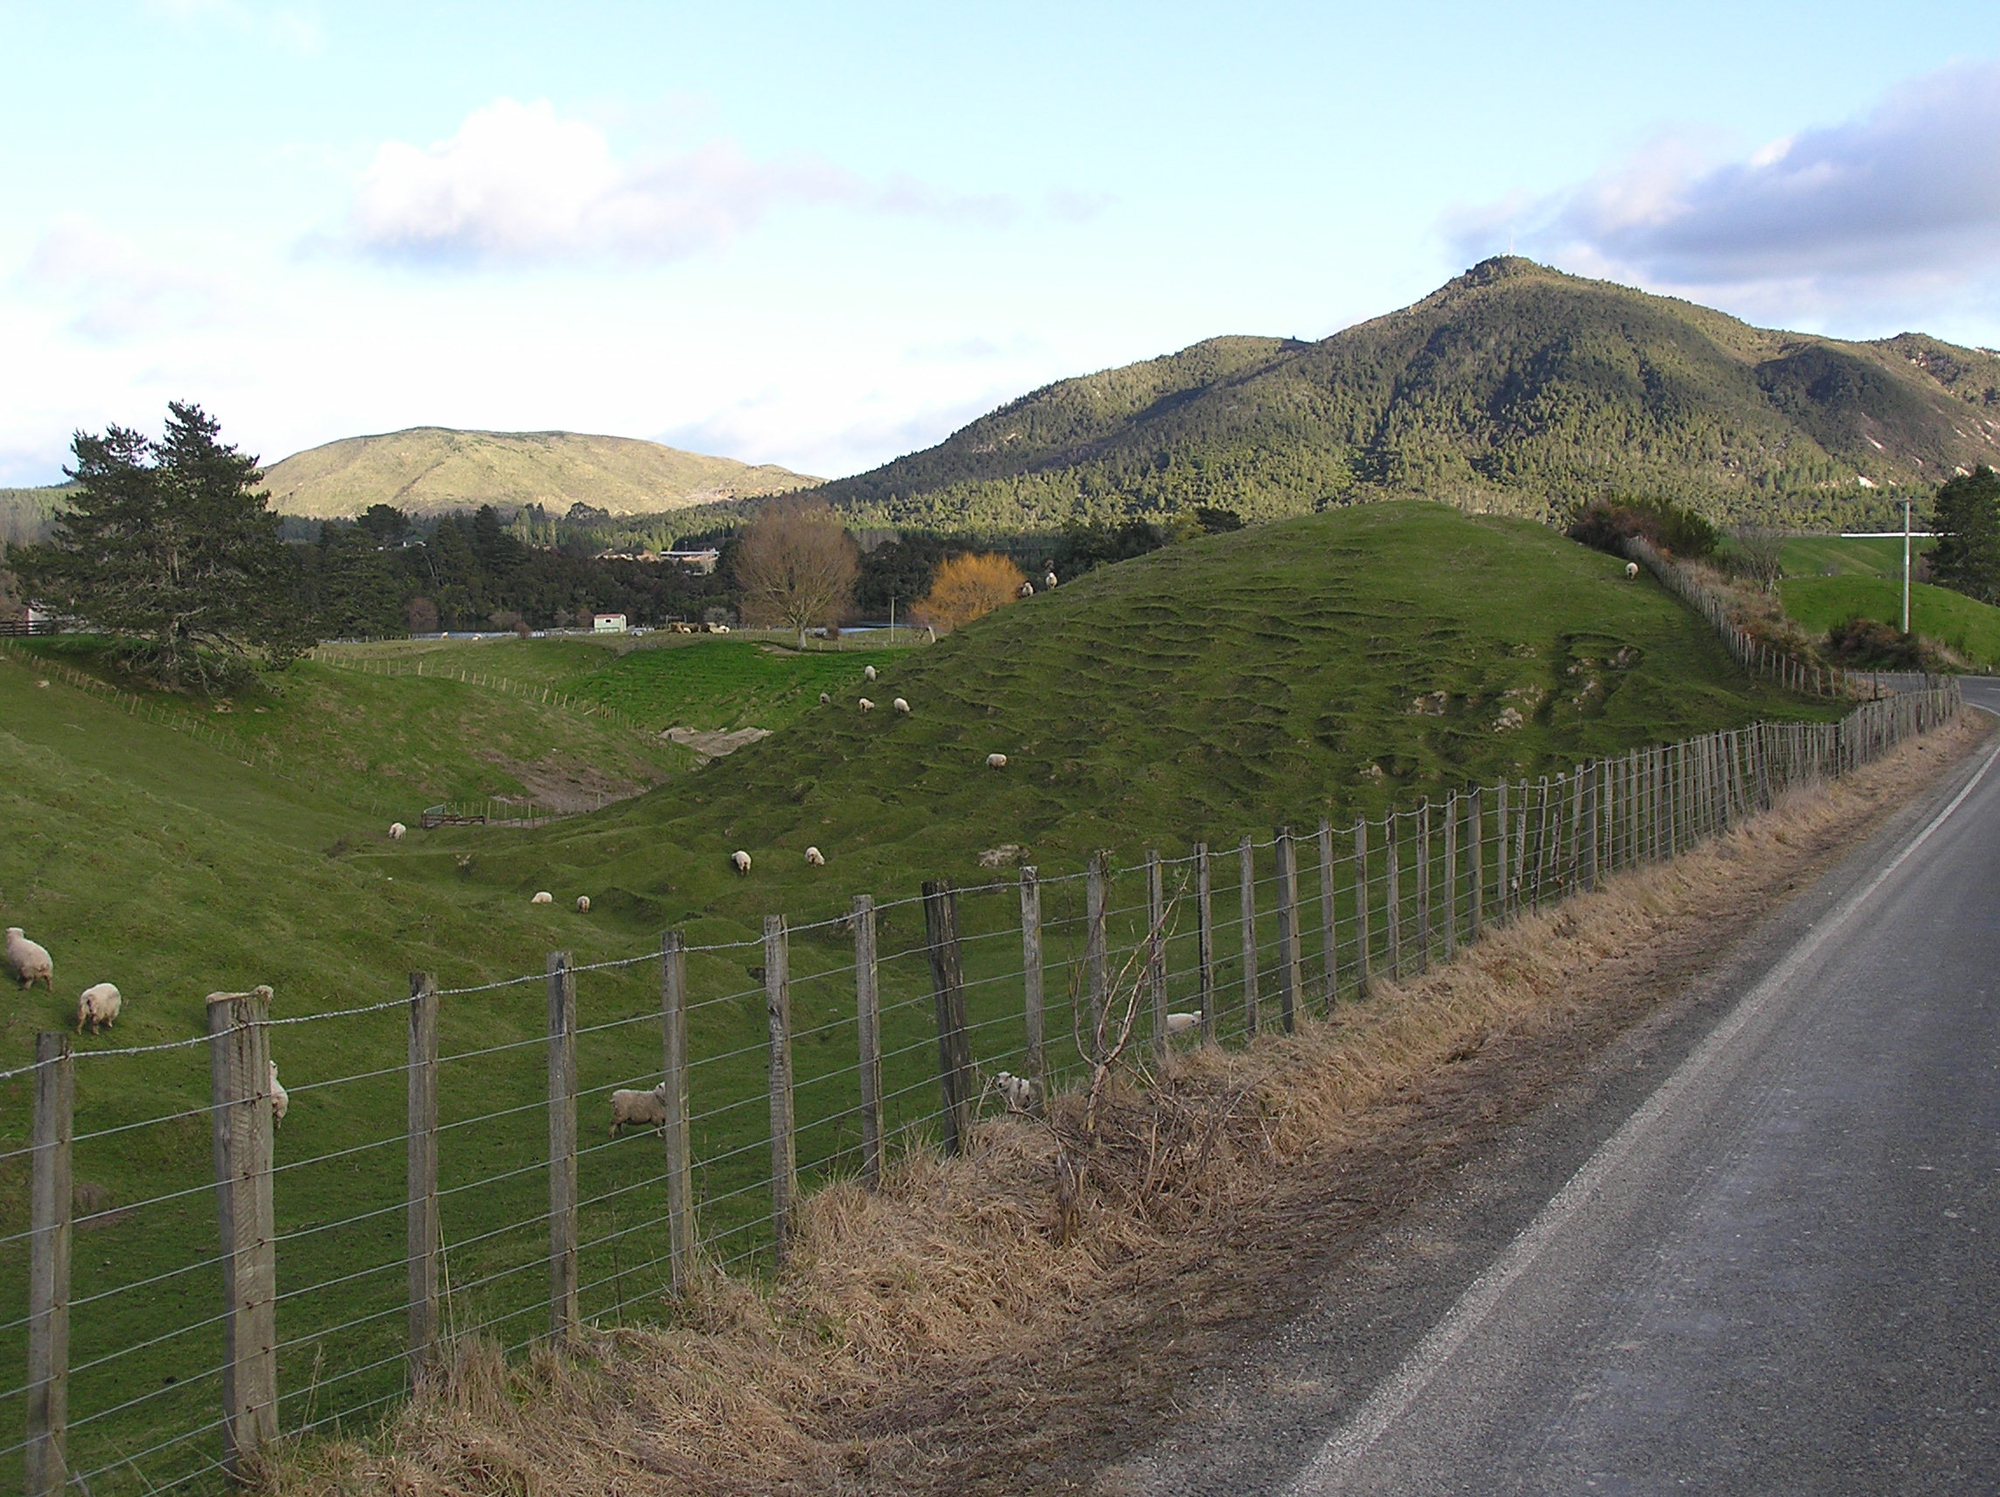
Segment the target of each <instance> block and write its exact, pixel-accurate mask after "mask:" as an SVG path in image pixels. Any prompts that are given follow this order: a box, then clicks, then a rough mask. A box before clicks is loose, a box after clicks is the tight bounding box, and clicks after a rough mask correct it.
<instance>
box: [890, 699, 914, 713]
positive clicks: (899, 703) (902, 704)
mask: <svg viewBox="0 0 2000 1497" xmlns="http://www.w3.org/2000/svg"><path fill="white" fill-rule="evenodd" d="M889 705H890V706H891V707H894V708H895V709H896V710H897V711H898V712H908V711H909V710H910V704H909V703H908V702H906V701H904V700H903V699H902V698H901V697H897V698H896V700H895V701H893V702H891V703H890V704H889Z"/></svg>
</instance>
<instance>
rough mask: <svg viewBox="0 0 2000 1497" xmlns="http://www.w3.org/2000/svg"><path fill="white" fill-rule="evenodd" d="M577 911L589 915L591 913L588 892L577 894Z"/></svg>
mask: <svg viewBox="0 0 2000 1497" xmlns="http://www.w3.org/2000/svg"><path fill="white" fill-rule="evenodd" d="M576 912H577V913H578V914H579V915H588V914H589V913H590V896H589V895H588V894H579V895H577V896H576Z"/></svg>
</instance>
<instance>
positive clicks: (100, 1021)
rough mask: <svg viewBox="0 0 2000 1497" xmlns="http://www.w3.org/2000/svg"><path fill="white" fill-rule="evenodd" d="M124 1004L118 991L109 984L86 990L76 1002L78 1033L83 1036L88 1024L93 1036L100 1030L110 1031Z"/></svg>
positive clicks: (103, 983)
mask: <svg viewBox="0 0 2000 1497" xmlns="http://www.w3.org/2000/svg"><path fill="white" fill-rule="evenodd" d="M124 1003H125V1000H124V998H123V997H122V996H120V994H119V992H118V989H116V988H115V987H113V986H112V985H111V984H110V983H108V982H100V983H97V984H95V985H94V986H91V987H87V988H85V989H84V990H83V992H82V993H80V994H79V995H78V996H77V1000H76V1032H77V1033H78V1034H82V1033H83V1027H84V1025H86V1024H88V1025H89V1026H90V1029H91V1033H93V1034H95V1033H96V1032H97V1031H98V1030H100V1029H109V1028H110V1027H111V1023H112V1021H113V1020H114V1019H116V1018H117V1017H118V1010H119V1009H120V1008H121V1007H123V1006H124Z"/></svg>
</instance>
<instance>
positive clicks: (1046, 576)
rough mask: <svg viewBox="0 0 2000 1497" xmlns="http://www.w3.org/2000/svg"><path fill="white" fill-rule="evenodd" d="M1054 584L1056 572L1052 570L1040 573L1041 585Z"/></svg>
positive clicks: (1050, 585)
mask: <svg viewBox="0 0 2000 1497" xmlns="http://www.w3.org/2000/svg"><path fill="white" fill-rule="evenodd" d="M1055 585H1056V574H1055V573H1054V572H1044V573H1043V574H1042V586H1043V587H1054V586H1055Z"/></svg>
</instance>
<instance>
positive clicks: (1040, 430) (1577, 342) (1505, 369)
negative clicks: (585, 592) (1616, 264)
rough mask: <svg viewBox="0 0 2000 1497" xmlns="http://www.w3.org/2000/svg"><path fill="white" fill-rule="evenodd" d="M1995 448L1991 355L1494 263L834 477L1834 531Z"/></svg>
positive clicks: (1070, 515)
mask: <svg viewBox="0 0 2000 1497" xmlns="http://www.w3.org/2000/svg"><path fill="white" fill-rule="evenodd" d="M1996 458H2000V357H1996V356H1995V355H1993V354H1991V353H1988V352H1984V351H1981V350H1974V349H1964V348H1955V347H1953V346H1951V345H1949V344H1945V343H1940V342H1938V341H1937V340H1935V339H1931V338H1926V337H1923V336H1922V335H1918V334H1905V335H1903V336H1901V337H1898V338H1892V339H1887V340H1884V341H1881V342H1877V343H1845V342H1840V341H1838V340H1834V339H1828V338H1820V337H1815V336H1811V335H1807V334H1799V333H1788V332H1780V331H1771V330H1766V329H1761V328H1754V327H1751V326H1749V325H1748V324H1745V323H1742V322H1739V321H1737V320H1736V319H1734V318H1732V317H1728V316H1725V315H1724V314H1722V313H1720V312H1715V311H1711V310H1709V309H1708V308H1705V307H1700V306H1696V305H1693V304H1691V303H1688V302H1684V301H1678V300H1675V299H1672V298H1668V297H1660V296H1651V295H1648V294H1646V293H1644V292H1641V291H1636V290H1633V289H1631V288H1629V287H1624V286H1617V285H1612V284H1610V283H1607V282H1602V281H1589V280H1583V279H1580V278H1578V277H1575V276H1569V275H1564V274H1561V273H1560V272H1557V271H1554V270H1550V269H1547V268H1546V267H1543V266H1540V265H1536V264H1534V263H1532V262H1530V261H1527V260H1522V259H1517V258H1500V259H1494V260H1488V261H1485V262H1484V263H1482V264H1480V265H1478V266H1475V267H1474V268H1473V269H1472V270H1470V271H1468V272H1467V273H1466V274H1464V275H1463V276H1460V277H1459V278H1458V279H1456V280H1454V281H1452V282H1450V283H1449V284H1448V285H1446V286H1444V287H1442V288H1441V289H1439V290H1438V291H1436V292H1434V293H1432V294H1431V295H1430V296H1427V297H1425V298H1424V299H1423V300H1422V301H1420V302H1418V303H1416V304H1415V305H1414V306H1411V307H1407V308H1405V309H1403V310H1402V311H1399V312H1393V313H1391V314H1389V315H1388V316H1386V317H1379V318H1376V319H1375V320H1373V321H1371V322H1365V323H1361V324H1359V325H1358V326H1355V327H1351V328H1348V329H1346V330H1344V331H1342V332H1339V333H1336V334H1334V335H1333V336H1332V337H1330V338H1326V339H1324V340H1322V341H1320V342H1317V343H1301V342H1292V341H1286V340H1282V339H1275V338H1244V337H1232V338H1218V339H1214V340H1211V341H1209V342H1206V343H1199V344H1196V345H1195V346H1194V347H1192V348H1188V349H1184V350H1182V351H1181V352H1179V353H1177V354H1172V355H1169V356H1167V357H1164V358H1160V359H1154V360H1151V361H1149V362H1147V363H1143V364H1135V365H1131V366H1129V367H1126V368H1122V369H1111V370H1106V371H1103V372H1101V373H1098V374H1092V375H1088V376H1084V377H1082V378H1077V379H1069V380H1064V381H1061V382H1060V383H1058V384H1054V385H1050V386H1047V387H1046V388H1044V389H1041V390H1037V391H1035V392H1033V393H1032V394H1029V395H1026V396H1023V397H1022V398H1021V399H1019V400H1017V401H1014V402H1012V403H1011V404H1009V405H1006V406H1003V407H1002V408H1001V409H999V410H997V411H995V412H993V413H992V414H991V415H988V416H984V417H981V418H980V419H979V420H977V421H975V422H973V423H972V424H971V425H970V426H967V427H965V428H963V429H962V430H960V431H958V432H956V433H954V434H953V435H952V436H951V437H949V438H947V439H946V440H945V441H944V442H942V443H940V444H938V445H937V446H936V447H933V448H930V449H928V450H926V451H923V452H918V453H913V454H911V455H909V456H907V457H902V458H898V459H897V460H896V461H894V462H892V463H889V464H887V465H885V466H884V467H881V468H877V469H875V470H874V471H872V472H869V473H864V474H861V475H859V476H857V477H854V478H848V479H842V480H839V481H837V482H834V483H831V484H828V485H826V486H825V487H824V489H823V490H822V492H823V493H824V494H825V495H826V496H827V497H828V498H829V499H830V500H832V501H833V502H834V503H836V504H837V505H839V506H840V507H842V508H844V509H846V510H847V511H849V512H850V513H851V514H852V515H853V516H854V517H855V519H856V520H857V521H860V522H865V523H868V524H909V525H925V526H931V527H935V528H954V527H971V528H980V529H990V530H1017V529H1056V528H1061V527H1062V526H1063V525H1065V524H1067V523H1068V522H1069V521H1071V520H1072V519H1075V518H1120V517H1123V516H1125V515H1127V514H1134V513H1136V514H1140V515H1155V514H1159V513H1162V512H1171V511H1175V510H1181V509H1185V508H1188V507H1191V506H1194V505H1201V504H1209V505H1219V506H1225V507H1228V508H1232V509H1235V510H1237V511H1239V512H1241V513H1242V514H1244V515H1246V516H1255V517H1260V518H1271V517H1276V516H1281V515H1287V514H1297V513H1301V512H1304V511H1308V510H1312V509H1314V508H1318V507H1323V506H1325V505H1327V504H1330V503H1345V502H1350V501H1353V500H1358V499H1371V498H1380V497H1386V496H1394V495H1398V494H1418V495H1423V496H1426V497H1430V498H1435V499H1442V500H1447V501H1450V502H1454V503H1458V504H1461V505H1465V506H1467V507H1471V508H1475V509H1487V510H1493V511H1498V512H1502V513H1512V514H1521V515H1529V516H1541V515H1546V514H1548V513H1550V512H1551V511H1552V510H1555V509H1558V508H1560V507H1561V506H1563V505H1565V504H1567V503H1569V502H1571V501H1574V500H1577V499H1583V498H1591V497H1596V496H1598V495H1601V494H1604V493H1607V492H1609V493H1621V492H1632V493H1644V494H1664V495H1667V496H1669V497H1673V498H1677V499H1687V500H1691V501H1694V502H1696V503H1697V504H1699V505H1700V506H1702V507H1703V508H1704V509H1706V510H1708V511H1709V512H1710V513H1712V514H1715V515H1718V516H1722V517H1731V518H1733V517H1743V518H1758V519H1765V520H1773V521H1784V522H1786V523H1790V524H1794V525H1798V526H1801V527H1810V528H1822V529H1838V528H1841V526H1842V525H1843V524H1847V523H1849V522H1858V521H1861V520H1873V521H1879V522H1881V523H1883V524H1884V525H1886V523H1887V520H1888V518H1889V514H1890V505H1889V502H1888V499H1887V495H1888V494H1889V492H1890V491H1891V490H1892V489H1902V490H1905V491H1909V490H1925V491H1927V490H1928V489H1930V488H1932V487H1934V486H1935V484H1936V483H1937V482H1938V480H1939V478H1940V477H1941V476H1949V474H1950V473H1951V471H1952V469H1953V468H1954V467H1955V466H1964V467H1970V466H1971V465H1972V464H1974V463H1978V462H1992V461H1994V460H1995V459H1996ZM1863 479H1866V480H1867V484H1864V483H1863V482H1862V480H1863ZM1868 484H1872V485H1874V487H1873V488H1870V487H1869V486H1868Z"/></svg>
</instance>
